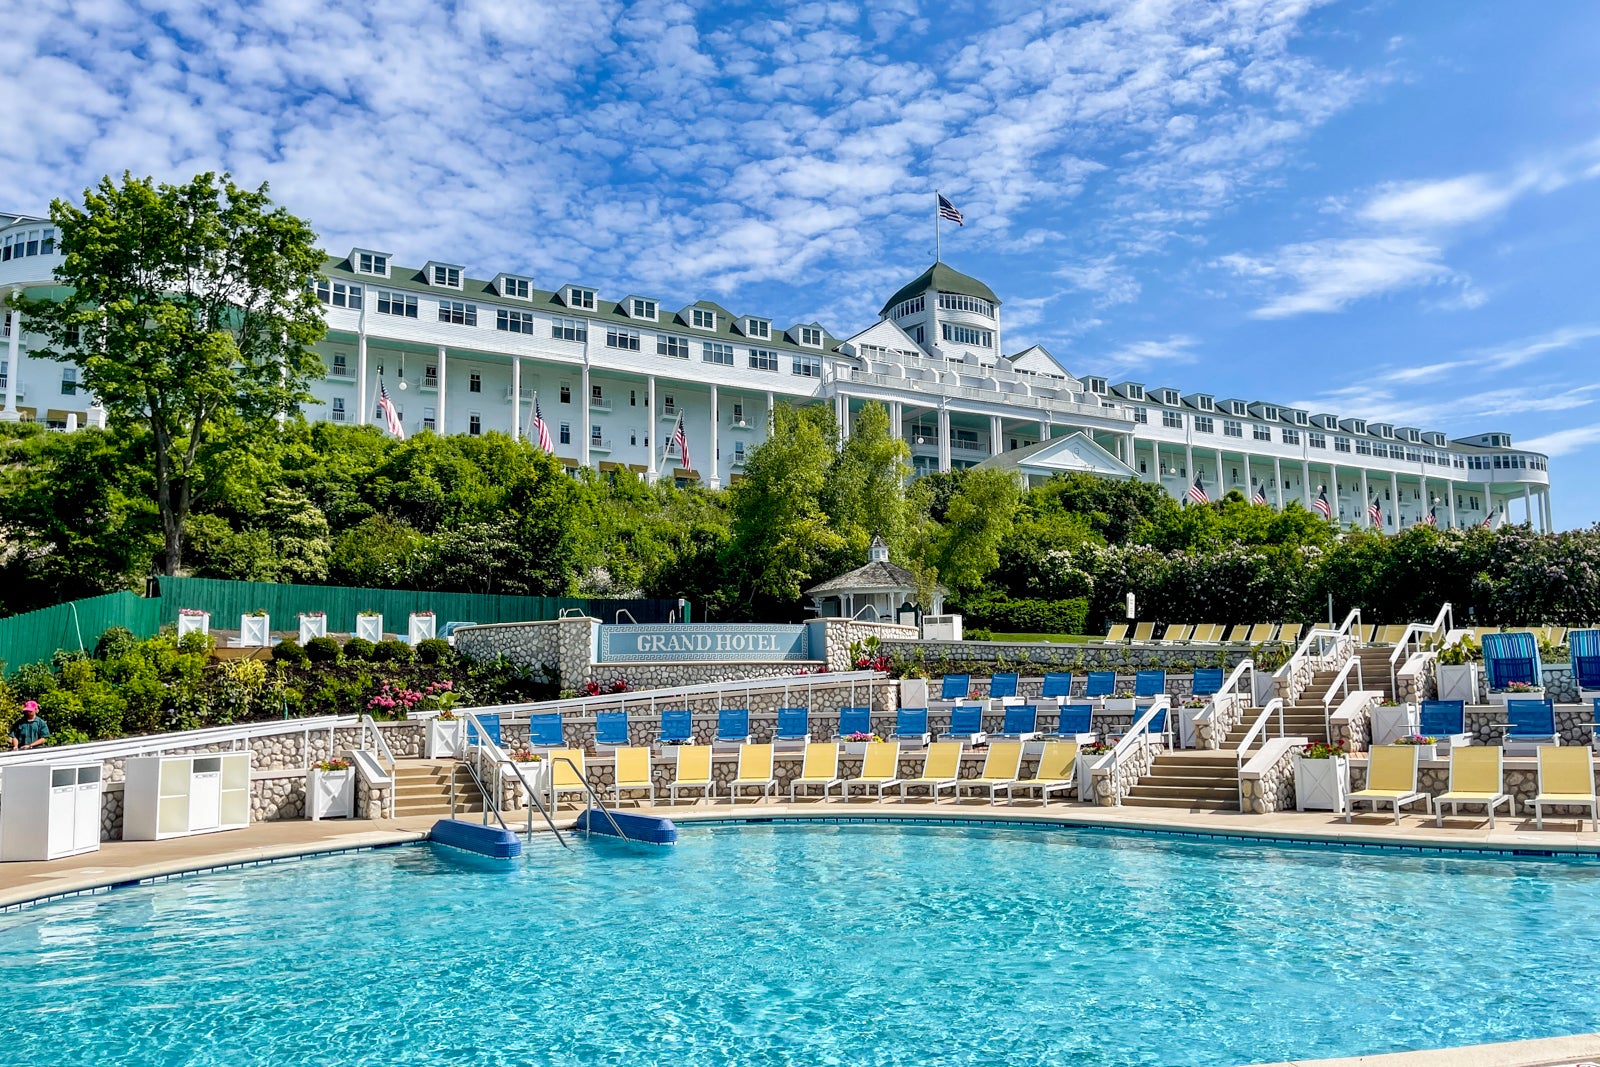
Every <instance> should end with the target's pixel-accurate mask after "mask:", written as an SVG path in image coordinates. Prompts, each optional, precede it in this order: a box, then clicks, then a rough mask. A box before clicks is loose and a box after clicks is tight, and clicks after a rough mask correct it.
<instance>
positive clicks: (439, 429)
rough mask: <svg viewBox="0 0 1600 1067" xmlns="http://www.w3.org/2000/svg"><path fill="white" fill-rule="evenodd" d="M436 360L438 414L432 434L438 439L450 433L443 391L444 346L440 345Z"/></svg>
mask: <svg viewBox="0 0 1600 1067" xmlns="http://www.w3.org/2000/svg"><path fill="white" fill-rule="evenodd" d="M437 358H438V360H439V367H438V372H439V373H438V375H437V378H438V381H439V398H438V400H437V401H436V403H437V404H438V405H439V413H438V415H437V417H435V418H434V420H433V426H434V432H435V433H437V434H438V435H439V436H440V437H443V436H444V435H445V434H447V433H449V432H450V423H449V422H448V421H447V420H448V416H447V412H448V411H449V409H448V408H447V407H445V391H444V365H445V354H444V345H440V346H439V351H438V355H437Z"/></svg>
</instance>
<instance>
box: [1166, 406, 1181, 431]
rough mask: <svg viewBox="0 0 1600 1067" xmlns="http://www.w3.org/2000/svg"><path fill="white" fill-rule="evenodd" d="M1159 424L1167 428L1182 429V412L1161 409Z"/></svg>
mask: <svg viewBox="0 0 1600 1067" xmlns="http://www.w3.org/2000/svg"><path fill="white" fill-rule="evenodd" d="M1161 425H1162V426H1164V427H1166V428H1167V429H1169V430H1181V429H1183V412H1181V411H1163V412H1162V413H1161Z"/></svg>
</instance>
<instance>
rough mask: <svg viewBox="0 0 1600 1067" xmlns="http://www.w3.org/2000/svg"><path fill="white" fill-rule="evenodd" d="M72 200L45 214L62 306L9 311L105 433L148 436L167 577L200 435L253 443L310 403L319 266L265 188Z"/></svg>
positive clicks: (194, 186)
mask: <svg viewBox="0 0 1600 1067" xmlns="http://www.w3.org/2000/svg"><path fill="white" fill-rule="evenodd" d="M83 199H84V202H83V206H82V207H81V208H80V207H77V206H76V205H73V204H70V203H68V202H66V201H64V200H57V201H55V202H54V203H52V204H51V205H50V217H51V221H53V222H54V223H55V225H56V228H57V230H58V231H59V234H60V238H59V240H60V248H61V251H62V253H63V260H62V263H61V266H59V267H57V268H56V272H55V277H56V280H57V281H58V282H60V283H61V284H62V285H63V286H65V287H67V288H68V290H69V291H70V292H69V295H68V296H67V297H66V298H64V299H62V300H59V301H56V300H40V301H34V300H20V301H19V303H20V306H21V307H22V308H23V310H25V311H26V312H27V313H28V314H29V315H30V316H31V322H32V326H33V328H34V329H35V330H37V331H38V332H39V333H41V334H42V335H43V336H44V337H45V338H46V339H47V341H48V345H49V347H48V348H46V349H45V350H44V351H43V352H41V353H40V354H42V355H44V356H47V357H48V358H51V359H55V360H59V361H61V362H64V363H72V364H75V365H76V366H77V367H78V368H79V370H80V380H81V381H82V383H83V385H84V387H85V388H87V389H88V390H89V391H90V392H92V393H94V395H95V396H96V397H97V398H98V399H99V401H100V403H101V404H102V405H104V407H105V409H106V412H107V414H108V415H109V416H110V418H111V419H113V420H114V421H115V422H117V423H118V424H123V425H137V426H142V427H144V428H145V429H146V430H147V431H148V433H149V435H150V461H151V469H152V476H153V477H152V482H153V488H154V494H155V500H156V507H157V511H158V513H159V515H160V519H161V529H162V536H163V544H164V550H163V552H162V557H161V570H162V573H165V574H176V573H177V572H178V569H179V568H180V567H181V566H182V565H183V547H184V524H185V520H186V519H187V518H188V516H189V512H190V509H191V508H192V507H193V504H194V501H195V498H196V496H197V493H198V491H199V489H200V488H201V486H200V479H201V477H202V462H203V456H204V450H205V449H206V448H207V446H208V445H209V444H211V440H212V437H213V435H215V434H216V433H217V432H218V431H219V428H220V427H222V426H223V425H226V426H227V432H228V436H229V437H230V443H231V444H232V445H235V446H238V445H240V444H243V443H245V442H247V441H248V440H250V439H252V438H261V437H265V436H266V435H267V434H269V433H271V432H272V431H273V430H274V429H275V423H276V421H277V420H278V419H279V418H280V417H281V415H282V413H284V412H288V411H292V410H294V409H295V408H296V407H297V406H298V405H300V404H301V403H303V402H306V401H308V400H310V399H312V398H311V396H310V394H309V393H307V392H306V390H305V385H306V383H307V382H308V381H309V380H311V379H312V378H314V377H317V376H320V374H321V373H322V361H321V359H320V358H318V356H317V355H316V354H315V353H314V352H313V351H312V350H311V346H312V345H313V344H315V343H316V342H317V341H319V340H320V339H321V338H322V336H323V333H324V330H325V327H324V324H323V319H322V315H321V312H320V310H319V309H318V306H317V301H316V297H315V296H314V295H313V294H312V292H311V290H310V288H309V287H308V282H309V280H310V278H311V277H312V276H313V275H314V273H315V272H316V270H317V269H318V267H319V266H320V265H321V263H322V259H323V257H322V254H321V253H320V252H318V251H317V249H316V247H315V238H314V235H313V234H312V232H311V229H310V227H309V226H308V225H307V224H306V223H305V222H303V221H301V220H300V219H298V218H296V217H295V216H293V215H291V214H290V213H289V212H288V211H286V210H284V209H283V208H276V207H273V206H272V203H271V201H270V200H269V199H268V197H267V187H266V185H262V186H261V187H260V188H259V189H255V190H250V189H244V188H241V187H239V186H237V185H235V184H234V182H233V180H232V178H231V177H229V176H227V175H223V177H222V178H221V179H220V181H219V180H218V178H217V176H216V175H215V174H211V173H206V174H201V175H198V176H197V177H195V178H194V179H193V180H191V181H189V182H187V183H184V184H182V185H168V184H166V183H161V184H159V185H158V184H156V183H155V181H154V180H153V179H150V178H135V177H133V176H132V175H131V174H124V175H123V178H122V182H121V184H120V185H119V184H117V183H116V182H114V181H113V180H112V179H111V178H110V177H109V176H107V177H106V178H104V179H102V180H101V182H100V185H99V186H98V188H97V189H89V190H85V191H84V198H83Z"/></svg>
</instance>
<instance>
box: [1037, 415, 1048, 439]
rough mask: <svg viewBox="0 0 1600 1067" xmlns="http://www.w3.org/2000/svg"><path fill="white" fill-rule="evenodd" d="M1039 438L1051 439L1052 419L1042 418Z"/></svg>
mask: <svg viewBox="0 0 1600 1067" xmlns="http://www.w3.org/2000/svg"><path fill="white" fill-rule="evenodd" d="M1039 440H1041V441H1048V440H1050V420H1049V419H1040V420H1039Z"/></svg>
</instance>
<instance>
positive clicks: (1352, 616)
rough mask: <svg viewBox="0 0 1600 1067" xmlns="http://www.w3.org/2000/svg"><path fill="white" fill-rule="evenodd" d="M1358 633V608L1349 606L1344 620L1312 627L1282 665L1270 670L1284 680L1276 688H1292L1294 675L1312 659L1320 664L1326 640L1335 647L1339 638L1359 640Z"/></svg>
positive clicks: (1324, 654)
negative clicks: (1332, 626)
mask: <svg viewBox="0 0 1600 1067" xmlns="http://www.w3.org/2000/svg"><path fill="white" fill-rule="evenodd" d="M1352 628H1353V632H1352ZM1360 634H1361V609H1360V608H1351V609H1350V613H1349V614H1348V615H1346V616H1345V617H1344V622H1342V623H1340V624H1339V625H1338V626H1337V627H1334V628H1329V627H1326V626H1316V627H1313V628H1312V629H1311V632H1310V633H1308V634H1306V636H1305V637H1304V638H1303V639H1302V640H1301V642H1300V644H1299V646H1298V647H1297V648H1296V649H1295V650H1294V654H1293V655H1291V656H1290V657H1289V659H1288V660H1287V661H1286V662H1285V663H1284V665H1283V666H1281V667H1279V668H1278V669H1277V670H1275V671H1273V672H1272V676H1273V678H1281V679H1283V680H1284V684H1283V685H1281V686H1279V687H1278V688H1279V689H1280V690H1282V691H1285V692H1288V691H1289V690H1290V689H1292V687H1293V684H1294V679H1295V676H1296V675H1297V674H1298V673H1299V671H1300V669H1301V668H1302V667H1305V666H1307V665H1308V663H1309V662H1310V661H1313V660H1314V661H1316V665H1317V666H1320V665H1321V664H1322V662H1324V661H1325V660H1326V658H1327V655H1328V651H1329V650H1328V642H1330V641H1331V642H1333V643H1334V647H1335V649H1337V648H1338V645H1339V643H1340V639H1341V638H1343V639H1346V640H1349V641H1351V642H1352V644H1354V643H1356V642H1358V641H1359V639H1360ZM1313 647H1315V648H1316V651H1315V652H1313V651H1312V648H1313ZM1290 695H1291V696H1297V695H1298V693H1291V694H1290Z"/></svg>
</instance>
